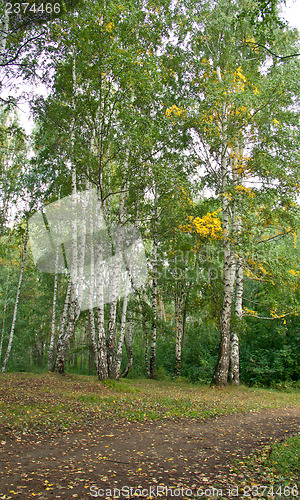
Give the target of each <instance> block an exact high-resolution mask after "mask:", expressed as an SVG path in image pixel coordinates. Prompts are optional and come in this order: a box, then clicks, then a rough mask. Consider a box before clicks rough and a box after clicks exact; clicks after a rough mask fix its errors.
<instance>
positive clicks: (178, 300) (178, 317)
mask: <svg viewBox="0 0 300 500" xmlns="http://www.w3.org/2000/svg"><path fill="white" fill-rule="evenodd" d="M181 347H182V297H181V296H180V295H179V294H177V293H176V294H175V375H176V376H177V377H179V376H180V374H181Z"/></svg>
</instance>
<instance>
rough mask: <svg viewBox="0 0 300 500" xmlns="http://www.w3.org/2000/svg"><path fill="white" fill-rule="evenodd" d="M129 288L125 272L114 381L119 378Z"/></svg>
mask: <svg viewBox="0 0 300 500" xmlns="http://www.w3.org/2000/svg"><path fill="white" fill-rule="evenodd" d="M129 286H130V278H129V274H128V272H126V278H125V289H124V299H123V308H122V317H121V328H120V335H119V339H118V345H117V353H116V366H115V373H114V376H115V378H116V380H118V379H119V378H120V371H121V363H122V350H123V343H124V338H125V331H126V318H127V306H128V291H129Z"/></svg>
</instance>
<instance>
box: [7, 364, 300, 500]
mask: <svg viewBox="0 0 300 500" xmlns="http://www.w3.org/2000/svg"><path fill="white" fill-rule="evenodd" d="M0 384H1V385H0V400H1V403H0V416H1V424H0V499H10V498H21V499H24V500H28V499H31V498H34V497H35V498H37V499H40V500H42V499H47V500H48V499H58V498H60V499H73V498H78V499H80V500H83V499H87V498H103V499H108V498H110V499H112V498H114V497H115V498H116V497H119V498H154V499H155V498H174V497H175V498H186V499H188V498H223V499H229V498H246V497H248V498H249V497H251V498H254V497H256V498H257V497H263V498H288V497H289V498H295V497H296V496H298V490H297V487H296V486H298V488H299V487H300V485H299V484H298V485H297V479H296V476H294V477H286V476H285V475H284V474H283V473H282V474H280V473H279V474H278V473H277V474H276V473H274V471H272V470H271V469H270V468H266V467H265V466H264V463H265V462H266V460H268V459H269V458H270V456H271V455H272V446H273V445H274V443H275V442H276V441H277V442H278V441H282V442H283V443H285V442H286V438H287V437H288V436H293V435H294V436H295V435H297V434H299V430H300V393H299V391H298V392H296V391H294V392H284V391H274V390H264V389H249V388H246V387H239V388H232V387H231V388H225V389H222V390H218V389H213V388H208V387H205V386H198V385H191V384H186V383H183V382H180V383H175V382H157V381H149V380H143V381H142V380H130V381H126V382H124V381H122V382H120V383H117V382H111V381H108V382H107V383H100V382H98V381H97V380H96V379H95V378H94V377H84V376H75V375H67V376H65V377H58V376H56V375H53V374H44V375H30V374H23V373H22V374H3V375H1V377H0ZM250 456H251V457H252V458H251V459H250V461H249V457H250ZM276 492H277V494H276ZM298 498H299V497H298Z"/></svg>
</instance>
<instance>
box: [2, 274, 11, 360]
mask: <svg viewBox="0 0 300 500" xmlns="http://www.w3.org/2000/svg"><path fill="white" fill-rule="evenodd" d="M8 285H9V272H8V275H7V281H6V289H5V299H4V307H3V318H2V330H1V339H0V359H1V356H2V346H3V339H4V331H5V318H6V308H7V293H8Z"/></svg>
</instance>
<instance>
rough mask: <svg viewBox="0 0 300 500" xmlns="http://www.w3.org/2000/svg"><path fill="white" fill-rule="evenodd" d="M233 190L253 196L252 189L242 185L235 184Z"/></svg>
mask: <svg viewBox="0 0 300 500" xmlns="http://www.w3.org/2000/svg"><path fill="white" fill-rule="evenodd" d="M235 190H236V192H237V193H238V194H247V195H248V196H249V197H250V198H254V196H255V194H254V192H253V191H252V189H250V188H247V187H245V186H242V185H239V186H235Z"/></svg>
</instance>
